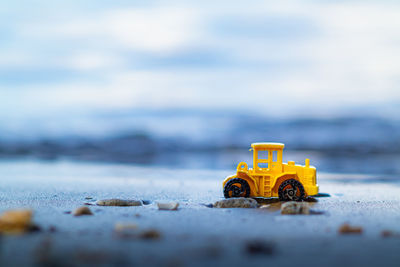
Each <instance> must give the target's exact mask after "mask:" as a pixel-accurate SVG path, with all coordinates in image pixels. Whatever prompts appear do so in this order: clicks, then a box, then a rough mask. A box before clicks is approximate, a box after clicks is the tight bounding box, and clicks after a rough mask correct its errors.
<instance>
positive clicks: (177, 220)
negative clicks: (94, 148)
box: [0, 161, 400, 266]
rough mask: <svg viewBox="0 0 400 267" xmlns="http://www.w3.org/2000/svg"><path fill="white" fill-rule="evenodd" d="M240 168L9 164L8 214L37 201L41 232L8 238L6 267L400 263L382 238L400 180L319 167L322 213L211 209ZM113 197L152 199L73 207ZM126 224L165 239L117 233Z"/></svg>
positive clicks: (393, 239)
mask: <svg viewBox="0 0 400 267" xmlns="http://www.w3.org/2000/svg"><path fill="white" fill-rule="evenodd" d="M232 171H233V170H232ZM232 171H229V170H228V171H207V170H171V169H166V168H164V169H161V168H148V167H146V168H144V167H130V166H126V165H103V164H102V165H96V164H77V163H68V162H56V163H51V162H50V163H34V162H26V161H25V162H1V163H0V190H1V191H0V192H1V195H0V203H1V206H0V211H5V210H10V209H19V208H30V209H32V210H33V211H34V221H35V223H36V224H37V225H39V226H40V227H41V229H42V230H41V231H40V232H35V233H29V234H25V235H20V236H9V235H3V236H1V237H0V266H17V265H22V266H133V265H136V266H204V265H210V266H228V265H229V266H252V265H254V266H255V265H257V266H266V265H271V266H289V265H291V266H306V265H307V266H327V265H330V266H337V265H344V266H373V265H375V266H398V265H399V262H400V253H399V251H400V237H398V236H396V235H395V234H394V235H391V236H388V237H383V236H382V231H385V230H389V231H391V232H393V233H396V232H398V233H400V223H399V222H400V186H399V185H400V183H399V182H397V181H396V177H390V176H386V177H385V176H366V175H344V174H337V175H336V174H324V173H320V174H318V183H319V186H320V192H322V193H328V194H329V195H330V196H329V197H326V196H325V197H319V198H316V202H312V203H309V204H310V205H311V209H312V210H313V211H318V212H319V213H320V214H315V215H281V214H280V211H279V208H280V203H272V204H271V205H270V206H269V208H267V209H217V208H209V207H207V206H206V205H207V204H210V203H214V202H215V201H218V200H221V199H222V188H221V182H222V180H223V178H225V176H227V175H229V174H231V172H232ZM397 180H400V179H397ZM87 197H90V198H92V199H86V198H87ZM107 198H122V199H141V200H147V201H150V204H149V205H144V206H139V207H103V206H95V205H87V206H88V207H89V208H90V209H91V210H92V212H93V213H94V215H93V216H81V217H75V216H73V215H72V214H70V213H69V212H73V211H74V210H75V209H76V208H78V207H80V206H83V205H84V204H85V203H87V204H94V203H95V201H96V200H100V199H107ZM170 201H176V202H179V203H180V206H179V209H178V210H177V211H160V210H158V208H157V205H156V202H170ZM266 202H269V201H266ZM117 223H119V224H122V225H125V224H135V225H136V226H137V230H135V231H137V232H143V231H147V230H151V229H154V230H156V231H157V232H158V233H160V235H161V236H160V238H159V239H151V238H150V239H143V238H139V237H138V236H136V235H134V236H130V235H127V236H124V235H118V234H117V233H116V232H115V230H114V229H115V225H116V224H117ZM343 223H349V224H350V225H354V226H361V227H362V228H363V232H362V234H349V235H342V234H339V233H338V229H339V227H340V226H341V225H342V224H343Z"/></svg>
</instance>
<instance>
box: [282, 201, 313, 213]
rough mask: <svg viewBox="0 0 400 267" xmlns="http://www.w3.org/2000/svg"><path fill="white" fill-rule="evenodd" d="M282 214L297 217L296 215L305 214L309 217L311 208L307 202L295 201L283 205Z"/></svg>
mask: <svg viewBox="0 0 400 267" xmlns="http://www.w3.org/2000/svg"><path fill="white" fill-rule="evenodd" d="M281 214H289V215H295V214H304V215H309V214H310V207H309V206H308V203H307V202H295V201H290V202H286V203H283V204H282V206H281Z"/></svg>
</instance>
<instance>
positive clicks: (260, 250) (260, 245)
mask: <svg viewBox="0 0 400 267" xmlns="http://www.w3.org/2000/svg"><path fill="white" fill-rule="evenodd" d="M245 248H246V252H247V253H248V254H259V255H272V254H274V252H275V246H274V245H273V244H272V243H267V242H265V241H262V240H253V241H249V242H247V244H246V247H245Z"/></svg>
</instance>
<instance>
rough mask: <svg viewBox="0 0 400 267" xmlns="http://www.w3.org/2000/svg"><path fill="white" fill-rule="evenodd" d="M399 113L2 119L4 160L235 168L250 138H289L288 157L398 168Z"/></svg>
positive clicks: (193, 112) (334, 168) (329, 164)
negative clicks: (392, 116)
mask: <svg viewBox="0 0 400 267" xmlns="http://www.w3.org/2000/svg"><path fill="white" fill-rule="evenodd" d="M399 140H400V123H399V121H398V120H397V118H387V117H386V118H385V117H372V116H367V117H366V116H352V117H351V116H347V117H335V118H318V117H310V118H298V119H296V118H273V117H268V116H262V115H254V114H253V113H247V114H246V113H244V112H241V113H240V112H235V111H227V110H225V111H210V110H198V109H159V110H143V109H140V110H124V111H121V110H119V111H118V112H117V111H107V112H96V113H90V112H88V113H83V112H82V113H76V114H74V113H73V112H71V113H68V114H66V115H65V116H60V115H59V114H56V115H54V116H52V115H48V116H44V117H43V116H41V117H37V118H33V117H31V118H29V119H26V120H24V119H19V120H16V119H14V120H3V121H2V123H1V126H0V157H1V158H2V159H3V160H10V159H16V160H26V159H29V160H41V161H42V160H44V161H57V160H70V161H84V162H98V163H123V164H136V165H137V164H140V165H146V166H162V167H168V168H196V169H197V168H198V169H232V170H234V169H235V167H236V165H237V164H238V163H239V162H240V161H247V162H249V163H251V157H252V154H251V152H249V148H250V144H251V143H252V142H261V141H269V142H282V143H285V153H284V161H288V160H294V161H296V163H299V164H304V160H305V158H310V159H311V164H312V165H314V166H316V167H317V169H318V171H323V172H335V173H363V174H393V175H398V174H400V164H399V162H400V141H399Z"/></svg>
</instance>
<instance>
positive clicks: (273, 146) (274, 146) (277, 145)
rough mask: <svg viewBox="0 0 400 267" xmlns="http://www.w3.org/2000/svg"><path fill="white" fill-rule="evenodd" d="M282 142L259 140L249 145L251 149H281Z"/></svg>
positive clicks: (282, 146)
mask: <svg viewBox="0 0 400 267" xmlns="http://www.w3.org/2000/svg"><path fill="white" fill-rule="evenodd" d="M284 146H285V145H284V144H282V143H267V142H260V143H252V144H251V147H252V148H253V149H256V150H259V149H283V148H284Z"/></svg>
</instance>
